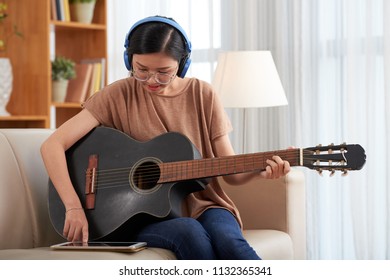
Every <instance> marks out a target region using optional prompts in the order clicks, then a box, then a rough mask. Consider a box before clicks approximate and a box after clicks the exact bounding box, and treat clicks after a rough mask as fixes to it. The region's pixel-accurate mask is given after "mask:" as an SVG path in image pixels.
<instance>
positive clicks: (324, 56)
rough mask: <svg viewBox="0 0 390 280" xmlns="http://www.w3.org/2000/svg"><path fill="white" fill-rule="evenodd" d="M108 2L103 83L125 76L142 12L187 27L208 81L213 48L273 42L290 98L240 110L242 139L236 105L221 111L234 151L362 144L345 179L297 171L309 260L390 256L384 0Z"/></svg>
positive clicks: (389, 63) (389, 102)
mask: <svg viewBox="0 0 390 280" xmlns="http://www.w3.org/2000/svg"><path fill="white" fill-rule="evenodd" d="M108 2H109V3H108V7H109V42H110V44H109V81H114V80H116V79H118V78H121V77H124V76H127V72H126V70H125V67H124V66H123V42H124V35H125V34H126V33H127V31H128V30H129V28H130V26H131V25H132V24H133V23H134V22H135V21H136V20H138V19H140V18H143V17H145V16H149V15H156V14H160V15H166V16H170V17H173V18H175V19H176V20H177V21H178V22H179V23H180V24H181V25H182V26H183V28H184V29H185V30H187V31H188V35H189V37H190V38H191V39H192V43H193V48H194V50H193V64H192V66H191V67H190V69H191V70H190V71H191V72H190V73H189V74H190V75H192V76H197V77H200V78H202V79H204V80H206V81H211V78H212V73H213V69H214V67H215V61H216V57H217V52H218V51H219V50H271V52H272V54H273V57H274V60H275V63H276V66H277V68H278V71H279V74H280V77H281V80H282V83H283V86H284V88H285V91H286V94H287V98H288V100H289V105H288V106H287V107H282V108H261V109H247V111H246V115H247V117H246V118H245V119H246V126H247V130H249V131H247V132H248V133H247V135H246V138H245V141H243V140H242V139H243V138H242V132H243V129H242V128H243V127H244V125H243V119H244V118H243V115H244V114H243V111H242V110H239V109H230V110H228V113H229V115H230V117H231V119H232V122H233V125H234V127H235V131H234V132H233V133H232V135H231V138H232V142H233V145H234V147H235V149H236V152H252V151H265V150H272V149H280V148H285V147H287V146H290V145H295V146H297V147H310V146H314V145H317V144H324V145H327V144H330V143H335V144H338V143H341V142H347V143H358V144H361V145H362V146H363V147H364V148H365V150H366V154H367V163H366V165H365V166H364V167H363V169H362V170H360V171H353V172H352V171H351V172H350V173H349V175H348V176H347V177H341V176H340V174H337V173H336V175H335V176H333V177H328V176H327V174H326V173H325V174H324V176H322V177H321V176H319V175H317V173H316V172H313V171H311V170H309V169H305V168H303V169H302V170H303V171H304V172H305V177H306V184H307V237H308V244H307V245H308V246H307V247H308V258H309V259H390V219H389V217H390V191H389V186H390V163H389V160H388V159H389V156H390V148H389V147H390V146H389V144H390V115H389V114H390V113H389V111H388V109H389V108H390V97H389V94H390V30H389V29H390V18H389V15H390V2H389V1H386V0H295V1H291V0H245V1H242V0H220V1H215V0H165V1H164V0H149V1H138V0H130V1H129V0H115V1H114V0H109V1H108ZM237 75H239V73H237ZM253 84H254V86H255V85H256V77H254V79H253Z"/></svg>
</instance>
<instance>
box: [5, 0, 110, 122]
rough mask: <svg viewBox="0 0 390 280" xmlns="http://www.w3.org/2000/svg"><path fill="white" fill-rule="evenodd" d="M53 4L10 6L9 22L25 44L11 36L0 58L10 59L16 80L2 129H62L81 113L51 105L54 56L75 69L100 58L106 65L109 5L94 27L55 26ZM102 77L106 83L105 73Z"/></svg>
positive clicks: (25, 0)
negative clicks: (59, 56) (63, 59)
mask: <svg viewBox="0 0 390 280" xmlns="http://www.w3.org/2000/svg"><path fill="white" fill-rule="evenodd" d="M51 2H52V1H51V0H40V1H31V0H18V1H10V2H9V5H8V10H9V17H8V18H7V22H9V23H10V24H11V25H16V26H17V27H18V30H20V32H21V33H22V34H23V38H22V39H21V38H19V37H17V36H13V37H12V38H11V39H10V40H9V41H8V44H9V46H10V47H8V49H7V51H6V52H4V53H2V54H1V55H2V56H4V57H8V58H10V60H11V64H12V68H13V74H14V77H13V91H12V95H11V99H10V102H9V103H8V105H7V110H8V111H9V112H10V113H11V114H12V116H10V117H0V128H12V127H15V128H22V127H25V128H33V127H37V128H43V127H45V128H49V127H53V125H54V127H58V126H59V125H61V124H62V123H63V122H65V121H66V120H67V119H69V118H71V117H72V116H73V115H75V114H77V113H78V112H79V111H80V110H81V105H80V104H78V103H52V101H51V100H52V97H51V96H52V93H51V63H50V58H51V57H53V56H54V54H55V55H61V56H65V57H67V58H70V59H72V60H74V61H75V62H77V63H79V62H80V61H81V60H83V59H96V58H104V59H105V60H106V62H107V0H98V1H97V2H96V5H95V11H94V17H93V20H92V23H91V24H84V23H78V22H72V21H71V22H64V21H54V20H52V19H51V17H50V15H51V5H50V4H51ZM51 32H52V33H51ZM53 32H54V33H53ZM53 44H54V45H53ZM26 46H27V47H26ZM53 51H54V52H55V53H52V52H53ZM104 75H105V77H106V79H105V80H107V71H106V72H105V73H104ZM53 120H55V121H54V124H53Z"/></svg>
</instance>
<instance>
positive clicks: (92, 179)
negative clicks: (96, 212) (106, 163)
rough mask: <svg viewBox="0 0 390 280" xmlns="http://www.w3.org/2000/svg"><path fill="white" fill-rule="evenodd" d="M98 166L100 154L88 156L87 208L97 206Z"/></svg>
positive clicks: (86, 174) (86, 178)
mask: <svg viewBox="0 0 390 280" xmlns="http://www.w3.org/2000/svg"><path fill="white" fill-rule="evenodd" d="M97 167H98V155H96V154H93V155H90V156H89V158H88V168H87V171H86V173H85V209H89V210H91V209H94V208H95V197H96V193H95V191H96V188H95V187H96V180H97V176H96V171H97Z"/></svg>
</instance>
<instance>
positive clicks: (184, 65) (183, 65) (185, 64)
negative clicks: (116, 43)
mask: <svg viewBox="0 0 390 280" xmlns="http://www.w3.org/2000/svg"><path fill="white" fill-rule="evenodd" d="M149 22H162V23H165V24H168V25H170V26H172V27H173V28H175V29H176V30H177V31H178V32H179V33H180V34H181V36H182V37H183V39H184V44H185V48H186V51H187V53H188V55H187V56H186V57H184V58H183V59H182V61H180V63H179V70H178V73H177V74H178V76H179V77H181V78H184V76H185V74H186V72H187V70H188V68H189V66H190V64H191V59H190V55H191V51H192V45H191V41H190V40H189V39H188V37H187V34H186V32H185V31H184V29H183V28H182V27H181V26H180V25H179V24H178V23H177V22H175V21H174V20H171V19H169V18H165V17H160V16H153V17H147V18H144V19H141V20H139V21H137V22H136V23H135V24H134V25H133V26H132V27H131V28H130V31H129V32H128V33H127V34H126V38H125V44H124V46H125V52H124V60H125V65H126V68H127V69H128V70H129V71H131V57H129V55H128V53H127V48H128V47H129V45H130V38H131V35H132V33H133V31H134V30H135V29H137V28H138V27H139V26H140V25H142V24H145V23H149Z"/></svg>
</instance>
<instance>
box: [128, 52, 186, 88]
mask: <svg viewBox="0 0 390 280" xmlns="http://www.w3.org/2000/svg"><path fill="white" fill-rule="evenodd" d="M132 63H133V65H132V71H133V76H134V78H136V79H138V80H140V81H141V83H142V84H143V86H144V88H145V90H146V91H148V92H151V93H158V94H167V93H168V92H169V88H170V87H171V86H172V83H173V82H174V80H175V77H176V73H177V70H178V66H179V65H178V62H177V61H176V60H175V59H173V58H172V57H170V56H168V55H166V54H164V53H151V54H134V55H133V59H132ZM145 79H146V80H145Z"/></svg>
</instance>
